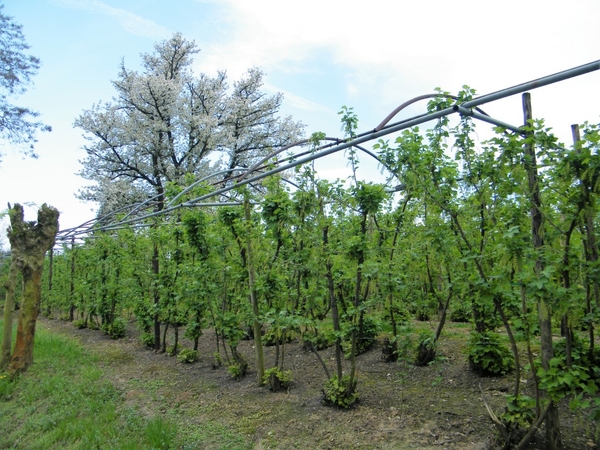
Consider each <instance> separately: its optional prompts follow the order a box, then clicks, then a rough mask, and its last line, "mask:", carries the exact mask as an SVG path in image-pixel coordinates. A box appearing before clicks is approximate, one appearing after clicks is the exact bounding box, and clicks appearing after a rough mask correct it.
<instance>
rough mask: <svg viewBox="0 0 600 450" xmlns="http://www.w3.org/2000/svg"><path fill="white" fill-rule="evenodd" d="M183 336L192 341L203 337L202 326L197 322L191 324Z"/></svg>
mask: <svg viewBox="0 0 600 450" xmlns="http://www.w3.org/2000/svg"><path fill="white" fill-rule="evenodd" d="M183 335H184V336H185V337H186V338H188V339H191V340H194V339H197V338H199V337H200V336H202V324H200V323H199V322H197V321H193V322H191V323H190V324H188V326H187V328H186V329H185V333H183Z"/></svg>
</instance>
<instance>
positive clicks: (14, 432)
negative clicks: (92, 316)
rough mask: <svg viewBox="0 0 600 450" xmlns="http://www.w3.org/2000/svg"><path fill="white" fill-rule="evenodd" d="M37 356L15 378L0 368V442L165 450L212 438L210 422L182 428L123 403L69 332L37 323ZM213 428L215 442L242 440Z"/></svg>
mask: <svg viewBox="0 0 600 450" xmlns="http://www.w3.org/2000/svg"><path fill="white" fill-rule="evenodd" d="M1 328H2V324H1V322H0V330H1ZM34 361H35V362H34V364H33V366H31V367H30V369H29V370H28V371H27V373H25V374H24V375H23V376H21V377H20V378H18V379H16V380H14V381H10V380H9V379H8V377H7V376H6V375H5V374H0V448H21V449H56V448H61V449H91V448H111V449H137V448H145V449H160V450H165V449H170V448H197V444H199V443H201V442H206V441H207V440H212V442H213V443H214V442H215V441H214V440H213V439H214V437H215V434H216V433H215V432H216V431H217V430H215V429H211V428H208V429H207V430H206V432H207V433H200V432H199V430H193V432H192V430H190V429H188V428H189V427H186V426H185V425H184V424H182V425H183V426H182V429H179V427H178V424H177V421H176V420H173V418H171V417H163V416H155V417H151V418H147V417H145V416H144V415H143V414H142V413H140V412H139V411H138V410H135V409H132V408H129V407H127V406H125V404H124V402H123V398H122V395H121V393H120V392H118V391H117V390H116V389H115V388H114V387H113V386H112V385H111V384H110V383H109V382H108V381H106V380H105V379H104V374H103V372H102V371H101V370H100V369H98V364H97V363H98V359H97V357H96V356H93V355H91V354H90V353H89V352H86V351H85V349H84V348H82V347H81V346H80V345H79V344H78V343H77V342H76V341H75V340H73V339H70V338H67V337H64V336H57V335H52V334H50V333H48V332H46V331H44V330H43V329H38V330H37V332H36V342H35V353H34ZM213 428H214V427H213ZM218 432H220V435H221V436H222V438H223V439H222V444H218V443H217V447H215V448H245V447H246V446H245V445H244V443H243V442H242V440H241V439H240V437H239V436H238V435H236V434H235V433H233V432H231V431H228V430H224V429H219V430H218ZM229 443H231V444H234V445H229Z"/></svg>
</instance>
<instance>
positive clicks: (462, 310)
mask: <svg viewBox="0 0 600 450" xmlns="http://www.w3.org/2000/svg"><path fill="white" fill-rule="evenodd" d="M472 318H473V312H472V311H471V309H470V308H469V307H468V306H466V305H461V306H459V307H458V308H456V309H453V310H452V311H450V321H451V322H456V323H469V322H470V321H471V319H472Z"/></svg>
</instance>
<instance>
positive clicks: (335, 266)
mask: <svg viewBox="0 0 600 450" xmlns="http://www.w3.org/2000/svg"><path fill="white" fill-rule="evenodd" d="M441 94H444V95H440V96H439V97H437V98H435V99H433V100H432V101H431V102H430V103H429V110H430V111H435V110H439V109H440V108H446V107H449V106H451V103H450V102H452V101H453V100H449V97H448V96H447V95H445V93H441ZM473 95H474V91H473V90H471V89H468V88H467V89H465V90H464V91H462V92H461V93H460V94H459V97H458V101H459V102H462V101H467V100H468V99H470V98H472V96H473ZM526 99H527V96H525V100H526ZM527 105H528V103H527V101H525V106H527ZM525 110H526V111H530V108H528V107H526V108H525ZM344 112H345V115H344V123H345V124H346V125H347V127H346V128H347V132H348V134H349V135H351V134H352V124H355V117H354V116H353V115H352V114H351V111H349V110H345V111H344ZM525 118H526V121H527V125H526V126H524V127H523V131H524V132H523V133H522V134H513V133H507V132H505V131H503V130H497V131H498V134H497V135H496V137H495V138H493V139H491V140H489V141H488V142H486V143H484V144H482V145H481V146H476V144H475V142H474V140H473V137H472V136H473V135H474V125H473V123H472V121H471V119H470V118H469V117H462V118H461V120H460V122H459V123H457V124H452V123H451V122H450V121H449V120H448V119H447V118H442V119H440V120H439V121H438V123H437V124H436V125H435V126H434V127H432V128H431V129H429V130H426V131H425V132H421V131H420V130H418V129H411V130H406V131H404V132H403V133H402V134H401V135H400V136H398V138H397V139H396V140H395V142H393V143H390V142H384V141H381V142H379V143H378V144H376V145H375V148H376V149H377V150H378V152H379V157H380V159H381V160H382V161H383V163H384V164H385V166H386V167H387V168H388V169H389V170H391V172H392V176H393V177H394V178H395V179H396V181H395V182H394V183H393V184H397V179H400V180H401V182H402V191H401V192H399V193H396V194H392V193H390V192H388V190H387V189H386V185H384V184H382V185H379V184H371V183H365V182H360V181H358V180H356V179H350V180H349V183H348V186H346V183H344V182H340V181H337V182H330V181H325V180H320V179H318V178H317V177H316V174H315V173H314V171H313V170H312V168H311V167H310V166H301V167H300V168H299V169H297V170H296V173H295V175H294V178H295V179H294V183H295V185H296V187H295V188H294V190H293V191H292V190H290V189H289V188H288V185H287V184H286V182H285V180H284V179H283V178H281V177H279V176H273V177H270V178H267V179H265V180H264V181H263V182H262V184H261V185H260V186H255V188H256V189H255V190H254V191H250V190H248V189H246V188H243V189H238V190H235V191H232V192H230V199H234V200H239V202H240V206H223V207H206V208H202V209H200V208H197V209H184V210H177V211H175V212H173V213H169V214H165V215H164V216H163V217H162V219H160V220H156V219H150V220H154V222H147V223H146V224H145V225H147V226H146V227H145V228H136V227H134V226H129V227H125V228H121V229H119V230H115V231H106V232H100V231H98V232H95V233H93V234H91V235H90V236H89V238H87V239H86V241H85V243H84V245H65V246H64V248H63V249H62V250H61V251H60V252H59V253H58V254H55V255H54V258H53V270H52V274H53V277H52V283H51V289H48V290H47V291H46V294H45V300H44V305H45V308H46V309H47V310H48V311H57V310H59V311H62V312H63V313H66V314H69V316H70V318H71V319H75V318H79V322H78V325H80V326H90V325H93V326H100V327H104V329H105V330H107V332H114V333H117V334H118V333H119V330H120V329H122V323H121V324H119V321H120V320H122V319H120V318H123V317H132V316H135V318H136V320H137V323H138V325H139V327H140V328H141V330H142V331H143V334H142V336H143V339H144V341H145V342H146V343H148V344H149V345H152V346H154V348H156V349H157V350H161V351H171V352H173V353H176V352H177V347H178V345H179V344H178V336H179V328H180V327H182V326H183V327H185V332H186V335H187V336H188V337H189V338H190V339H192V340H193V341H196V342H197V339H198V337H199V336H200V334H201V333H202V330H205V329H207V328H211V329H214V330H215V331H216V333H217V335H218V337H219V338H218V341H217V342H218V343H217V348H216V349H215V364H218V363H219V361H221V360H223V359H224V360H227V361H228V364H229V367H230V371H231V373H232V375H234V376H236V377H239V376H243V375H244V373H245V371H246V370H247V367H248V363H247V361H246V356H247V355H242V354H240V353H239V352H238V350H237V345H238V342H239V340H240V339H242V338H243V337H244V336H245V335H247V334H248V335H250V336H252V337H253V338H254V339H255V344H256V345H255V349H256V355H255V357H256V367H257V372H258V382H259V383H261V384H262V383H263V382H265V380H269V379H270V380H271V382H273V379H274V378H276V379H278V380H279V381H285V380H287V379H289V373H286V371H285V370H284V368H285V363H284V355H285V352H284V345H285V342H286V340H287V338H288V337H289V336H290V335H291V334H296V335H298V336H301V338H302V339H303V341H304V342H305V344H306V346H307V348H308V349H310V350H313V351H314V353H315V357H316V358H319V361H320V363H321V364H322V366H323V369H324V373H325V375H326V383H325V385H324V396H325V399H326V401H328V402H330V403H333V404H336V405H338V406H349V405H351V404H352V403H353V402H354V401H355V400H356V399H357V398H358V392H357V384H356V372H355V358H356V356H357V355H359V354H360V353H361V352H362V351H364V350H365V349H366V348H368V346H369V344H370V343H372V342H373V341H374V340H375V339H376V338H377V337H379V338H381V339H383V341H384V345H383V349H384V356H385V357H386V358H387V359H388V360H395V359H396V358H398V356H406V354H405V353H404V349H403V348H402V346H399V343H401V342H403V341H404V338H405V337H406V335H405V329H406V324H407V323H408V322H409V320H410V318H412V317H414V316H415V315H417V316H419V315H420V316H427V315H434V314H438V316H439V318H440V320H439V326H438V328H437V330H436V332H435V333H433V334H431V335H422V336H419V338H418V339H417V348H416V352H417V353H416V357H415V359H414V361H415V363H416V364H417V365H425V364H427V363H429V362H431V361H432V360H433V358H435V356H436V343H437V342H438V341H439V339H441V338H442V336H443V334H442V331H443V326H444V323H445V320H446V318H447V315H448V314H449V313H451V314H452V315H454V316H455V317H458V316H461V315H462V316H466V317H467V319H468V320H470V321H472V323H473V332H472V338H471V343H470V350H469V359H470V362H471V364H472V367H473V368H474V369H475V370H477V371H478V372H480V373H481V374H483V375H486V374H498V373H503V372H506V371H508V370H511V369H513V368H514V372H515V378H514V379H515V384H514V387H513V390H512V392H511V395H510V396H509V397H508V409H507V411H512V413H506V414H504V415H502V416H501V417H500V418H497V417H495V416H494V419H495V420H496V423H497V425H498V428H499V430H500V433H501V434H502V435H503V436H504V438H505V439H506V440H507V442H508V441H509V440H510V438H511V435H512V433H513V432H514V430H515V429H516V428H519V427H525V428H527V429H528V430H530V431H531V433H533V432H534V431H535V429H536V428H537V427H538V426H539V424H540V423H541V422H542V421H544V420H545V422H546V431H547V442H548V445H549V448H558V447H559V446H560V425H559V417H558V410H557V407H556V406H557V403H558V402H559V401H560V400H561V399H562V398H564V397H565V396H570V397H571V402H572V405H573V406H581V407H590V406H594V403H593V402H592V403H590V401H591V399H590V397H589V395H591V394H594V393H595V392H596V390H597V386H596V384H595V380H596V379H597V378H598V377H599V375H600V374H599V373H598V371H599V369H598V351H597V349H596V347H595V341H596V337H595V330H596V327H597V324H598V307H599V306H600V289H599V282H600V279H599V275H598V269H597V265H598V256H597V255H598V247H597V243H596V230H595V223H596V218H597V206H596V205H597V200H596V197H597V193H598V187H597V184H598V183H597V180H598V175H599V174H600V172H598V170H599V169H598V167H600V166H599V164H598V163H599V162H600V160H599V159H598V158H599V155H598V144H599V142H600V128H599V127H598V125H591V124H585V125H584V127H583V129H582V130H581V136H580V132H579V131H578V128H577V127H574V137H575V141H574V145H573V146H570V148H565V147H564V146H562V145H560V144H559V143H558V142H557V141H556V139H555V138H554V137H553V136H552V134H551V133H550V130H549V129H547V128H545V127H544V125H543V123H542V122H541V121H534V120H531V119H530V115H529V113H526V116H525ZM348 124H350V125H349V126H348ZM348 156H349V163H350V164H351V165H352V166H353V168H356V165H357V164H358V160H357V159H356V157H355V155H354V153H353V152H349V153H348ZM354 172H355V171H354ZM390 181H391V180H390ZM183 189H184V185H181V184H178V183H168V184H167V185H166V187H165V191H164V196H165V201H169V200H170V199H174V198H175V197H178V200H177V201H178V202H183V201H185V200H186V199H189V198H196V197H198V196H200V195H202V194H204V193H206V192H208V191H210V190H211V189H213V188H212V187H211V186H207V185H198V186H196V187H195V188H194V189H191V190H188V191H186V192H185V193H184V195H180V194H181V193H182V190H183ZM157 267H158V268H160V269H159V270H157ZM48 281H49V280H48ZM498 327H503V328H504V330H505V333H506V335H507V336H508V340H509V349H510V350H507V349H506V348H505V347H504V346H503V345H501V344H500V343H499V339H498V335H497V334H496V330H497V328H498ZM168 329H170V330H172V334H171V337H170V343H169V342H168V341H169V337H168V334H167V330H168ZM559 329H560V331H561V333H562V336H563V340H562V341H561V342H560V343H559V344H558V348H557V345H556V344H555V343H554V342H553V335H556V334H557V332H558V330H559ZM265 343H274V344H276V345H278V346H281V347H282V348H281V351H277V357H276V360H275V361H273V362H272V363H271V369H269V370H265V365H266V364H268V363H265V362H264V360H263V356H262V346H263V345H264V344H265ZM225 344H227V345H225ZM329 345H333V346H335V355H336V358H335V365H334V367H329V366H328V364H327V363H326V362H324V361H323V360H321V359H320V357H319V353H318V349H319V348H322V347H323V346H329ZM537 346H539V347H540V348H541V355H540V357H539V358H538V357H536V356H535V354H534V352H533V350H532V348H533V347H537ZM519 347H521V348H524V352H525V355H526V356H525V358H526V361H522V356H520V353H519ZM346 358H347V359H346ZM524 371H527V372H528V373H529V374H530V376H531V377H532V379H533V385H534V387H535V389H534V391H533V392H526V393H525V392H523V389H522V387H521V386H520V381H521V379H522V376H523V372H524ZM269 377H270V378H269ZM526 394H527V395H526ZM598 406H599V405H598V403H596V404H595V406H594V408H595V409H593V410H594V411H596V413H595V414H597V411H598ZM515 411H517V412H516V413H515ZM531 433H530V434H528V435H527V436H526V438H525V439H524V440H523V442H526V440H527V439H528V438H529V437H531ZM523 442H522V443H521V445H523Z"/></svg>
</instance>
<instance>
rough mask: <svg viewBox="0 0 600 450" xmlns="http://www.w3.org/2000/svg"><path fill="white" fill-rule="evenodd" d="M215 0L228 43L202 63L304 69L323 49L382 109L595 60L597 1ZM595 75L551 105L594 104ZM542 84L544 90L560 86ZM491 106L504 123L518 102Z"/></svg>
mask: <svg viewBox="0 0 600 450" xmlns="http://www.w3.org/2000/svg"><path fill="white" fill-rule="evenodd" d="M205 1H206V0H205ZM213 3H214V4H216V5H219V6H220V7H221V8H223V13H222V14H223V15H226V16H227V23H226V24H224V26H227V28H228V30H229V33H228V34H227V40H226V42H223V43H220V44H215V43H213V45H212V46H211V47H209V48H207V49H205V51H203V55H202V58H199V59H201V60H202V61H200V62H199V63H198V64H199V69H200V70H204V71H206V70H215V69H216V68H226V69H227V70H228V73H229V74H230V75H231V76H232V79H237V78H239V76H240V75H241V74H242V73H243V72H244V71H245V70H246V69H247V68H248V67H251V66H261V67H262V68H264V69H265V71H267V72H274V71H278V72H280V73H281V72H282V71H286V70H287V71H294V70H297V69H299V68H301V67H302V69H301V70H306V67H303V64H304V63H306V62H308V61H310V60H311V59H313V60H314V59H318V57H317V56H316V55H325V56H324V57H323V56H322V57H321V60H323V59H327V60H328V61H330V62H331V63H332V65H333V66H334V67H335V68H336V70H338V71H339V74H340V83H343V85H344V86H346V93H347V95H348V97H349V99H348V102H349V103H353V102H354V101H357V99H359V98H361V99H365V98H366V99H369V101H370V102H371V103H372V104H376V105H377V107H378V108H380V109H381V110H388V111H389V110H391V109H392V108H394V107H395V106H397V105H398V104H400V103H402V102H403V101H405V100H407V99H409V98H412V97H414V96H416V95H419V94H424V93H427V92H432V90H433V88H434V87H437V86H439V87H441V88H443V89H445V90H450V91H452V92H456V91H457V90H458V89H460V87H461V86H462V85H463V84H468V85H470V86H472V87H475V88H476V89H477V90H478V92H479V93H480V94H485V93H489V92H493V91H496V90H498V89H502V88H506V87H509V86H512V85H514V84H518V83H521V82H525V81H529V80H533V79H535V78H538V77H541V76H544V75H548V74H552V73H555V72H558V71H561V70H564V69H568V68H570V67H574V66H577V65H580V64H583V63H587V62H590V61H593V60H595V59H598V53H597V43H598V42H600V27H598V26H597V23H596V22H597V18H598V17H600V2H598V1H597V0H574V1H572V2H569V3H568V4H566V3H564V2H563V1H559V0H544V1H542V0H530V1H527V2H523V1H522V0H505V1H504V2H501V3H499V2H493V3H492V2H482V1H479V0H457V1H454V2H449V1H447V0H429V1H422V2H408V1H399V2H390V1H389V0H370V1H369V2H360V3H355V4H352V5H350V4H349V3H348V2H346V1H338V0H329V1H323V0H304V1H302V2H294V3H290V2H281V1H275V0H253V1H252V2H249V1H247V0H215V1H214V2H213ZM594 76H595V78H594V79H592V78H590V76H586V77H588V78H586V77H580V78H578V79H577V82H576V83H570V84H569V88H567V90H570V91H571V92H572V94H571V95H570V96H569V98H568V99H564V98H563V99H562V101H561V102H560V103H559V104H556V105H555V106H556V107H557V108H559V105H560V104H565V103H564V102H565V101H567V100H572V99H574V98H575V96H581V97H585V96H586V93H587V97H590V96H592V97H593V98H594V99H595V100H594V101H590V104H593V105H597V104H598V101H600V96H599V94H598V90H597V89H595V88H594V86H596V85H597V84H598V83H597V82H598V75H597V74H596V75H594ZM316 89H318V86H315V90H316ZM544 89H545V91H544V92H545V93H546V94H547V96H549V97H551V96H552V95H558V94H553V93H554V92H556V93H558V92H562V93H563V94H564V89H565V88H563V87H560V88H559V87H553V88H544ZM287 98H288V99H290V96H289V95H288V96H287ZM580 100H581V99H580ZM590 100H591V99H590ZM534 101H535V100H534ZM502 104H503V103H500V104H499V105H502ZM546 104H551V102H547V103H543V102H540V103H539V104H538V105H539V106H540V108H539V109H538V111H539V113H540V114H542V116H544V115H551V114H552V112H551V111H550V110H548V109H547V108H546V107H545V106H546ZM593 107H595V106H593ZM583 108H584V109H586V108H587V109H586V111H587V112H588V113H589V112H590V111H592V109H591V108H592V106H589V105H588V106H585V105H584V107H583ZM492 109H494V110H497V111H498V114H500V117H498V118H499V119H505V120H507V121H510V120H516V119H514V118H518V117H519V115H520V114H521V112H520V110H519V108H517V109H516V110H515V111H513V110H512V109H511V114H510V116H509V117H507V116H506V114H507V113H506V112H505V111H504V110H502V109H501V108H498V107H496V106H494V107H492ZM513 109H514V108H513ZM592 112H593V111H592ZM562 113H563V114H566V113H567V111H562ZM377 114H380V112H378V113H377ZM588 117H589V115H588ZM595 119H596V118H595V117H591V118H590V120H595ZM569 120H575V119H569ZM517 125H518V123H517Z"/></svg>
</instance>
